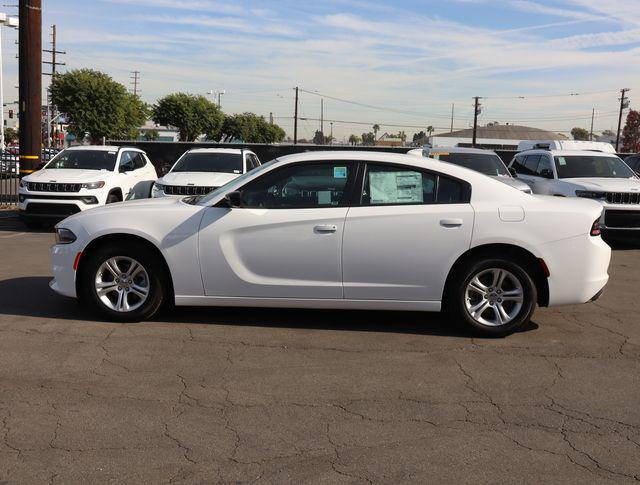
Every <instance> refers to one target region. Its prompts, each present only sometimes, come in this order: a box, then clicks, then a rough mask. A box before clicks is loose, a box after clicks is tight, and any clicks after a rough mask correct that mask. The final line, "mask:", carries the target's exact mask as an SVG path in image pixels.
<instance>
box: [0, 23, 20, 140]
mask: <svg viewBox="0 0 640 485" xmlns="http://www.w3.org/2000/svg"><path fill="white" fill-rule="evenodd" d="M4 25H6V26H8V27H11V28H14V29H17V28H18V26H19V21H18V19H17V18H16V17H7V14H5V13H0V150H4V148H5V140H4V84H3V79H2V67H3V63H2V26H4Z"/></svg>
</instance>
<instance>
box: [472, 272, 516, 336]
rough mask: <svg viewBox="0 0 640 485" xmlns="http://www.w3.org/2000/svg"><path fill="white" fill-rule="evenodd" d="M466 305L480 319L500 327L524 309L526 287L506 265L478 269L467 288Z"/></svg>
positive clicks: (492, 325) (482, 322)
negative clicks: (524, 288)
mask: <svg viewBox="0 0 640 485" xmlns="http://www.w3.org/2000/svg"><path fill="white" fill-rule="evenodd" d="M464 297H465V300H464V301H465V307H466V309H467V312H468V313H469V315H470V316H471V318H473V319H474V320H475V321H476V322H478V323H480V324H482V325H486V326H490V327H500V326H502V325H507V324H508V323H510V322H512V321H513V320H514V319H515V318H516V317H517V316H518V314H519V313H520V310H521V309H522V305H523V302H524V290H523V289H522V283H520V280H519V279H518V278H517V277H516V276H515V275H514V274H513V273H511V272H510V271H507V270H506V269H503V268H489V269H485V270H482V271H480V272H478V273H476V274H475V275H474V276H473V277H472V278H471V280H470V281H469V283H468V284H467V287H466V288H465V295H464Z"/></svg>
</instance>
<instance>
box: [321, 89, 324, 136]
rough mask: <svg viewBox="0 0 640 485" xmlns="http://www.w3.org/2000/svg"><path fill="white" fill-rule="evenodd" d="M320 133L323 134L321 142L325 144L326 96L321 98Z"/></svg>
mask: <svg viewBox="0 0 640 485" xmlns="http://www.w3.org/2000/svg"><path fill="white" fill-rule="evenodd" d="M320 134H321V135H322V138H321V140H320V144H321V145H324V98H320Z"/></svg>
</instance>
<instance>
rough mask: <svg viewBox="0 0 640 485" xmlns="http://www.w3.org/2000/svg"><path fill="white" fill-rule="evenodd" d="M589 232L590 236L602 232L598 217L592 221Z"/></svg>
mask: <svg viewBox="0 0 640 485" xmlns="http://www.w3.org/2000/svg"><path fill="white" fill-rule="evenodd" d="M589 234H591V235H592V236H600V235H601V234H602V229H601V228H600V218H599V217H598V218H597V219H596V220H595V221H593V225H592V226H591V231H590V232H589Z"/></svg>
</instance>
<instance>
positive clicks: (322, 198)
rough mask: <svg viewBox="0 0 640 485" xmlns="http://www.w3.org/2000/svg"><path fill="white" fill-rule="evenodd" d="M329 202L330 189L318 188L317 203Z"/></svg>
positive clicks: (324, 203)
mask: <svg viewBox="0 0 640 485" xmlns="http://www.w3.org/2000/svg"><path fill="white" fill-rule="evenodd" d="M329 204H331V191H330V190H318V205H329Z"/></svg>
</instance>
